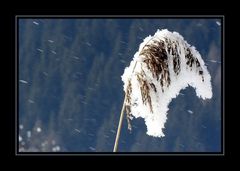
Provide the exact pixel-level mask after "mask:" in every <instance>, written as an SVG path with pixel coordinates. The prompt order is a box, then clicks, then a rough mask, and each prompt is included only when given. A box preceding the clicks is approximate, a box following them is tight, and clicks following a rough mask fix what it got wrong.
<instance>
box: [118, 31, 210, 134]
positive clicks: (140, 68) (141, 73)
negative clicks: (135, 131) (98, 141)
mask: <svg viewBox="0 0 240 171" xmlns="http://www.w3.org/2000/svg"><path fill="white" fill-rule="evenodd" d="M122 80H123V82H124V91H125V95H126V100H125V109H126V113H127V116H128V120H129V119H132V118H133V117H135V118H138V117H142V118H144V120H145V123H146V126H147V134H148V135H151V136H154V137H163V136H164V133H163V128H164V124H165V122H166V120H167V111H168V105H169V103H170V102H171V101H172V99H173V98H176V97H177V95H178V94H179V92H180V90H182V89H185V88H186V87H187V86H192V87H193V88H195V91H196V95H197V96H198V97H199V98H200V97H201V98H202V99H206V98H211V97H212V87H211V76H210V74H209V72H208V70H207V67H206V66H205V64H204V61H203V59H202V57H201V55H200V54H199V52H198V51H197V50H196V49H195V47H193V46H191V45H189V44H188V43H187V42H186V41H185V40H184V38H183V37H182V36H181V35H180V34H179V33H177V32H170V31H168V30H166V29H164V30H158V31H157V32H156V33H155V35H154V36H148V37H146V38H145V39H144V41H143V42H142V43H141V44H140V46H139V50H138V52H136V53H135V55H134V58H133V60H132V61H131V63H130V66H129V67H126V68H125V71H124V74H123V75H122ZM129 128H130V127H129Z"/></svg>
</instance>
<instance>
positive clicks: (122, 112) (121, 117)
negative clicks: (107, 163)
mask: <svg viewBox="0 0 240 171" xmlns="http://www.w3.org/2000/svg"><path fill="white" fill-rule="evenodd" d="M126 99H127V98H126V94H125V97H124V101H123V106H122V110H121V115H120V119H119V123H118V130H117V135H116V139H115V144H114V149H113V152H117V148H118V141H119V137H120V133H121V128H122V121H123V116H124V110H125V102H126Z"/></svg>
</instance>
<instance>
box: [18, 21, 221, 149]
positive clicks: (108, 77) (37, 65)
mask: <svg viewBox="0 0 240 171" xmlns="http://www.w3.org/2000/svg"><path fill="white" fill-rule="evenodd" d="M217 21H218V22H221V21H220V19H116V18H115V19H114V18H112V19H77V18H75V19H48V18H46V19H37V18H35V19H24V18H22V19H19V25H18V28H19V31H18V34H19V37H18V38H19V39H18V43H19V68H18V69H19V80H25V81H27V84H26V83H23V82H21V81H19V83H18V86H19V113H18V114H19V126H20V125H21V126H20V127H21V129H19V136H21V138H22V139H21V141H20V142H19V151H22V152H27V151H28V152H29V151H31V152H33V151H34V152H52V151H61V152H112V150H113V146H114V140H115V135H116V131H117V125H118V121H119V116H120V111H121V107H122V102H123V98H124V92H123V82H122V81H121V75H122V74H123V72H124V68H125V67H126V66H129V64H130V61H131V60H132V58H133V55H134V54H135V52H136V51H138V47H139V44H140V43H141V42H142V41H143V39H144V38H145V37H146V36H148V35H153V34H154V33H155V32H156V31H157V29H165V28H167V29H168V30H170V31H177V32H179V33H180V34H181V35H182V36H183V37H184V38H185V40H187V42H188V43H189V44H191V45H193V46H195V47H196V48H197V50H198V51H199V52H200V54H201V55H202V58H203V59H204V60H205V62H206V64H207V67H208V70H209V72H210V75H211V77H212V85H213V98H212V99H210V100H205V101H204V100H202V99H199V98H198V97H197V96H196V95H195V91H194V89H193V88H190V87H188V88H187V89H185V90H182V91H181V93H182V94H183V95H179V96H178V97H177V98H176V99H174V100H173V101H172V102H171V103H170V106H169V111H168V119H167V122H166V124H165V129H164V134H165V137H163V138H154V137H151V136H148V135H147V134H146V126H145V123H144V120H143V119H142V118H139V119H134V120H133V121H132V125H133V131H132V133H130V132H129V131H128V130H127V121H126V119H124V122H123V127H122V133H121V136H120V141H119V151H121V152H220V151H221V122H222V120H221V38H222V37H221V36H222V34H221V26H219V25H218V24H217V23H216V22H217ZM34 22H37V23H34ZM212 60H215V61H217V62H214V61H212ZM188 110H191V111H193V113H192V114H191V113H189V112H188ZM22 126H23V128H22ZM37 128H41V132H38V131H37ZM29 131H31V136H30V137H28V135H27V134H28V133H27V132H29ZM56 149H57V150H56Z"/></svg>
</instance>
